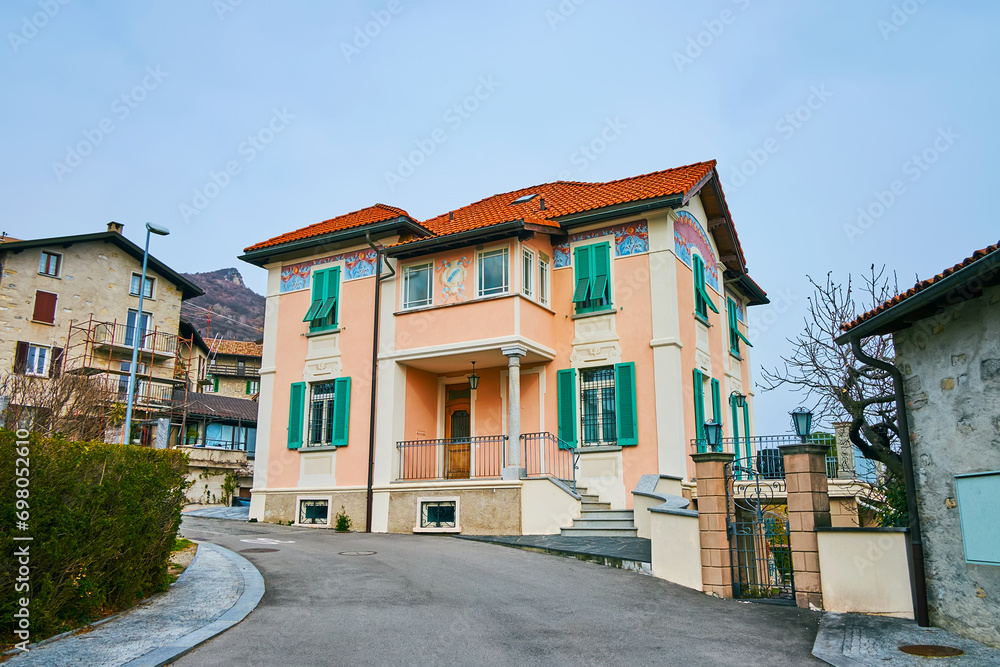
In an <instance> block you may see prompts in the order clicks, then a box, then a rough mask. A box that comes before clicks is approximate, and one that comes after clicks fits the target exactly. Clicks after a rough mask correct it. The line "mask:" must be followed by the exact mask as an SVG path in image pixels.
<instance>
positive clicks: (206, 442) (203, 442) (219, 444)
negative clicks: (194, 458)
mask: <svg viewBox="0 0 1000 667" xmlns="http://www.w3.org/2000/svg"><path fill="white" fill-rule="evenodd" d="M184 445H185V446H186V447H197V448H205V449H225V450H227V451H231V452H246V454H247V459H249V460H253V458H254V454H255V453H256V452H255V447H250V448H249V449H248V448H247V443H245V442H232V441H229V440H220V439H217V438H200V437H199V438H188V439H187V441H186V442H185V443H184Z"/></svg>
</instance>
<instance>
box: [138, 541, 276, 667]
mask: <svg viewBox="0 0 1000 667" xmlns="http://www.w3.org/2000/svg"><path fill="white" fill-rule="evenodd" d="M202 549H207V550H210V551H215V552H217V553H218V554H220V555H222V556H224V557H225V558H226V559H227V560H229V562H230V563H232V564H233V565H234V566H235V567H236V568H237V570H239V572H240V575H241V576H242V578H243V586H242V591H241V592H240V597H239V599H238V600H236V604H234V605H233V606H232V607H230V608H229V609H227V610H226V611H224V612H223V613H222V614H220V615H219V616H218V617H217V618H216V619H214V620H213V621H212V622H210V623H209V624H207V625H203V626H202V627H200V628H198V629H197V630H194V631H192V632H189V633H188V634H186V635H184V636H183V637H179V638H178V639H175V640H174V641H173V642H171V643H170V644H169V645H167V646H161V647H160V648H158V649H155V650H153V651H150V652H149V653H147V654H145V655H143V656H140V657H138V658H136V659H135V660H132V661H131V662H127V663H125V666H124V667H161V665H169V664H170V663H172V662H174V661H175V660H177V659H178V658H180V657H181V656H183V655H185V654H186V653H189V652H191V651H193V650H194V649H195V648H197V647H199V646H201V645H202V644H204V643H205V642H207V641H208V640H209V639H212V638H213V637H215V636H217V635H219V634H222V633H223V632H225V631H226V630H228V629H229V628H231V627H233V626H234V625H236V624H237V623H239V622H240V621H242V620H243V619H244V618H246V617H247V616H249V615H250V612H252V611H253V610H254V609H256V608H257V605H258V604H260V600H261V598H262V597H264V590H265V587H264V578H263V577H262V576H261V575H260V572H258V571H257V568H256V567H254V566H253V563H251V562H250V561H248V560H247V559H246V558H244V557H243V556H241V555H239V554H238V553H235V552H233V551H230V550H229V549H226V548H224V547H220V546H218V545H217V544H212V543H210V542H200V543H199V544H198V552H197V554H195V559H197V557H198V554H200V553H201V551H202ZM191 564H192V565H194V561H192V563H191ZM189 569H190V567H189V568H188V570H189ZM188 570H185V571H184V574H186V573H187V571H188ZM181 576H183V574H182V575H181Z"/></svg>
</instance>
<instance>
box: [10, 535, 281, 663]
mask: <svg viewBox="0 0 1000 667" xmlns="http://www.w3.org/2000/svg"><path fill="white" fill-rule="evenodd" d="M263 595H264V580H263V579H262V578H261V576H260V573H259V572H258V571H257V569H256V568H255V567H254V566H253V565H252V564H251V563H250V561H248V560H247V559H245V558H243V557H242V556H240V555H238V554H235V553H233V552H232V551H229V550H228V549H223V548H222V547H219V546H216V545H214V544H209V543H206V542H202V543H200V544H199V545H198V553H197V555H196V556H195V558H194V561H192V563H191V565H189V566H188V568H187V569H186V570H185V571H184V573H183V574H182V575H181V576H180V578H178V580H177V582H176V583H175V584H174V585H173V586H171V587H170V590H169V591H167V592H166V593H163V594H161V595H156V596H154V597H152V598H150V599H148V600H146V601H144V602H142V603H140V604H139V606H138V607H136V608H134V609H130V610H129V611H127V612H124V613H122V614H120V615H118V616H113V617H112V618H111V619H109V620H107V621H104V622H102V623H100V624H99V625H96V626H92V627H93V629H92V630H90V631H89V632H86V631H85V632H83V633H81V634H75V635H70V636H66V637H63V638H61V639H56V640H50V641H48V642H42V643H41V644H40V645H38V646H37V648H36V647H34V646H33V647H32V648H31V649H30V651H29V652H28V653H21V654H20V655H16V656H14V657H13V658H12V659H11V660H10V661H9V662H8V663H7V664H9V665H12V666H13V667H35V666H36V665H37V666H38V667H43V666H44V667H68V666H70V665H73V666H76V665H101V666H102V667H104V666H107V667H118V666H119V665H127V666H128V667H158V666H159V665H163V664H166V663H168V662H171V661H173V660H174V659H176V658H177V657H179V656H181V655H183V654H184V653H187V652H188V651H190V650H191V649H193V648H194V647H196V646H198V645H199V644H201V643H203V642H205V641H207V640H209V639H211V638H212V637H214V636H215V635H217V634H219V633H221V632H224V631H225V630H228V629H229V628H230V627H232V626H234V625H236V624H237V623H239V622H240V621H242V620H243V619H244V618H246V616H247V615H248V614H249V613H250V612H251V611H253V610H254V608H255V607H256V606H257V604H258V603H259V602H260V599H261V597H262V596H263Z"/></svg>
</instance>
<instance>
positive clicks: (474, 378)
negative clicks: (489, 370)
mask: <svg viewBox="0 0 1000 667" xmlns="http://www.w3.org/2000/svg"><path fill="white" fill-rule="evenodd" d="M466 377H468V378H469V389H471V390H472V391H475V390H476V387H478V386H479V376H478V375H476V362H474V361H473V362H472V372H471V373H469V375H467V376H466Z"/></svg>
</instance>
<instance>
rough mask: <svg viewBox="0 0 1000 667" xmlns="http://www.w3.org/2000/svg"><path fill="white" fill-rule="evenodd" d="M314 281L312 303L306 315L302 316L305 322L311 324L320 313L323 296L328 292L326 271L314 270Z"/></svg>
mask: <svg viewBox="0 0 1000 667" xmlns="http://www.w3.org/2000/svg"><path fill="white" fill-rule="evenodd" d="M312 281H313V286H312V304H311V305H310V306H309V310H307V311H306V316H305V317H303V318H302V321H303V322H309V323H310V325H311V323H312V321H313V320H315V319H316V316H317V315H318V314H319V311H320V308H322V307H323V296H324V294H325V293H326V271H313V274H312Z"/></svg>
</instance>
